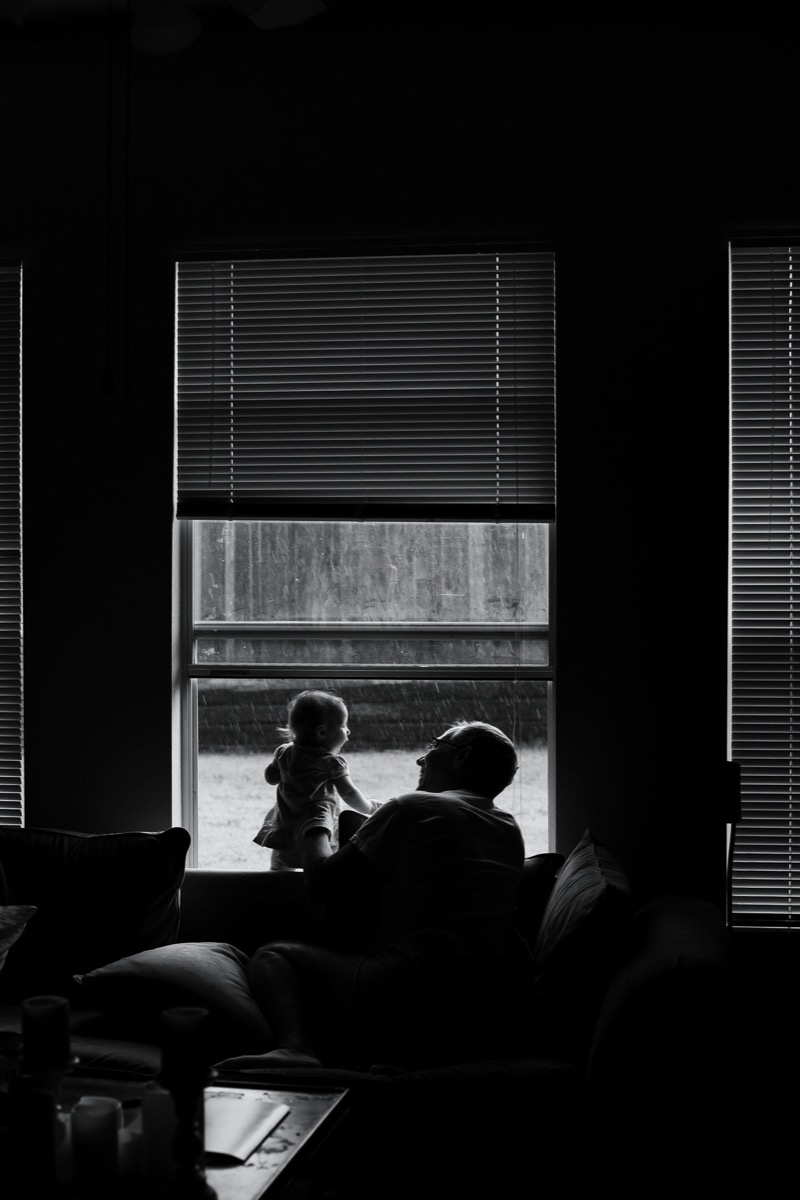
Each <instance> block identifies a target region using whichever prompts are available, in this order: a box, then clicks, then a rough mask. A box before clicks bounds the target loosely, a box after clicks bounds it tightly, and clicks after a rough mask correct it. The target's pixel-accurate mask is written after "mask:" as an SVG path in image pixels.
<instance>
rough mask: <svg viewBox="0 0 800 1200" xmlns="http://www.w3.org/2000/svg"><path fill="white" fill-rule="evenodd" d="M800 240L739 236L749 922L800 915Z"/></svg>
mask: <svg viewBox="0 0 800 1200" xmlns="http://www.w3.org/2000/svg"><path fill="white" fill-rule="evenodd" d="M798 267H800V245H752V244H751V245H738V244H737V245H733V246H732V247H731V251H730V329H731V334H730V337H731V619H730V754H731V757H732V758H733V759H734V760H736V761H737V762H738V763H739V764H740V768H741V789H742V820H741V822H740V824H739V826H738V828H737V831H736V838H735V843H734V852H733V862H732V881H731V893H732V895H731V911H732V920H733V923H734V925H738V926H764V927H768V926H771V927H776V926H784V927H790V926H797V925H798V924H800V653H798V647H799V645H800V457H799V454H798V452H799V451H800V391H799V390H798V383H799V382H800V381H799V380H798V375H797V373H796V372H795V365H796V364H795V355H796V347H797V346H798V344H799V342H800V304H798V295H797V283H798Z"/></svg>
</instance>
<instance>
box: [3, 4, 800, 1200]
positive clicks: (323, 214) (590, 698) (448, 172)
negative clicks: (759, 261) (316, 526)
mask: <svg viewBox="0 0 800 1200" xmlns="http://www.w3.org/2000/svg"><path fill="white" fill-rule="evenodd" d="M136 7H137V6H136V4H133V5H131V4H126V3H117V2H114V0H111V2H109V3H106V2H105V0H97V2H96V3H92V2H91V0H85V2H81V0H75V2H74V3H72V2H71V0H64V2H63V3H58V2H54V3H39V4H37V3H31V4H30V5H29V6H28V8H27V11H26V9H25V5H24V4H17V5H13V4H3V5H2V6H0V64H1V68H0V88H2V111H3V120H2V133H0V146H2V167H3V169H2V181H3V186H2V190H1V191H0V245H1V246H2V257H3V258H4V259H10V258H14V257H19V258H21V260H22V262H23V279H24V282H23V298H24V300H23V325H24V328H23V358H22V374H23V434H22V438H23V460H22V461H23V512H24V550H23V553H24V559H23V562H24V574H23V579H24V633H25V641H24V729H25V792H24V794H25V824H26V825H28V826H32V827H41V828H55V829H61V830H73V831H78V832H85V833H116V832H125V831H133V830H165V829H168V828H169V827H170V826H172V825H174V824H177V823H179V819H178V818H177V814H178V813H179V811H180V809H179V808H178V807H177V805H178V797H179V793H180V782H181V781H180V777H179V776H180V745H179V742H180V736H179V726H178V710H177V701H176V671H177V666H176V624H177V616H176V610H175V592H174V580H175V572H176V554H177V550H176V535H175V529H176V518H175V499H174V489H175V471H174V454H175V441H174V422H175V406H174V337H175V315H174V301H175V291H174V265H175V261H176V259H177V258H179V257H180V256H181V254H183V253H197V252H202V251H209V252H210V253H212V254H213V253H217V252H219V251H222V252H223V254H224V252H225V251H226V250H227V249H230V250H231V251H242V250H247V249H249V248H251V247H252V248H253V249H257V248H258V247H259V246H262V245H270V246H275V245H281V246H285V247H286V248H287V249H288V250H289V251H291V248H292V247H293V246H297V245H301V244H304V243H309V242H312V243H315V244H320V245H325V244H342V243H344V244H347V243H348V242H354V243H355V242H358V241H361V240H368V241H375V242H380V241H389V242H391V241H398V240H399V241H403V240H409V241H414V240H418V241H431V240H433V241H436V240H441V241H443V242H458V243H469V242H475V241H477V242H480V241H491V240H492V239H498V238H499V239H510V240H514V239H517V240H519V241H520V242H533V243H536V244H544V245H548V246H550V247H552V248H553V249H554V251H555V258H556V278H557V414H558V418H557V419H558V425H557V456H558V457H557V497H558V507H557V538H558V558H557V591H556V597H557V599H556V612H555V631H556V638H557V654H558V657H557V677H556V692H555V694H556V705H555V712H556V723H555V727H554V732H553V737H552V749H551V753H552V754H553V777H554V800H553V809H552V810H551V845H550V849H551V850H552V851H555V852H559V853H561V854H563V855H567V854H569V852H570V850H571V849H572V847H573V846H574V845H575V844H576V842H578V840H579V838H580V837H581V835H582V833H583V831H584V830H585V829H587V828H590V829H591V830H592V831H593V833H594V834H595V835H596V836H597V837H598V838H599V839H600V840H601V841H602V843H603V844H604V845H606V846H608V847H609V848H610V850H611V852H612V853H613V854H614V856H615V857H616V859H617V860H618V861H619V862H620V863H622V864H623V865H624V868H625V871H626V872H627V875H628V877H629V879H630V881H631V884H632V886H633V888H634V890H635V892H636V894H637V895H638V896H639V897H640V898H641V899H642V900H646V899H648V898H650V897H658V896H659V895H661V894H662V893H679V894H682V895H689V896H692V897H696V898H698V899H700V900H702V901H707V902H710V903H711V904H713V905H714V906H717V907H719V908H721V909H724V906H725V897H726V886H727V878H726V872H727V853H726V837H727V824H726V822H727V816H726V810H725V804H724V786H723V783H722V780H723V779H724V766H725V763H726V761H727V759H728V758H729V749H728V619H729V618H728V585H729V580H728V570H729V567H728V545H729V543H728V519H729V514H728V496H729V366H728V355H729V346H728V246H729V241H730V239H731V237H733V236H736V235H738V234H740V233H741V232H742V231H755V232H756V233H758V234H759V235H770V234H772V233H773V232H775V233H776V234H780V235H781V236H783V235H785V233H786V232H787V231H790V232H791V230H792V229H795V228H796V227H797V224H798V221H799V220H800V212H799V211H798V203H799V202H798V195H799V193H798V186H797V185H798V179H797V154H796V150H795V149H794V147H795V140H796V129H795V119H796V111H797V99H796V81H795V75H796V70H795V65H794V53H795V47H794V41H793V38H792V36H791V35H792V32H793V30H792V29H791V28H788V27H787V28H786V29H783V28H781V27H780V26H775V25H770V26H769V28H763V27H762V26H761V24H760V23H759V21H758V19H756V20H755V21H754V22H753V23H750V24H749V25H748V27H747V28H746V29H745V28H744V27H743V26H741V25H738V24H736V23H735V22H730V23H729V22H728V21H727V20H722V19H720V20H719V21H718V22H717V23H715V24H711V25H708V26H694V25H689V24H686V25H671V24H668V23H665V24H663V25H653V26H643V25H638V24H623V23H620V24H618V25H617V24H613V23H611V22H608V23H601V22H598V23H596V24H594V23H591V22H589V21H588V20H587V22H586V23H575V24H560V23H558V22H556V21H548V20H547V17H546V15H545V14H544V10H541V9H537V8H536V6H531V5H527V4H520V3H515V2H511V0H495V2H494V3H491V4H490V3H485V4H478V3H472V2H465V3H456V2H451V0H442V2H439V0H427V2H418V0H327V4H326V5H325V6H320V11H319V12H317V13H315V15H313V16H312V17H310V18H309V19H308V20H305V21H303V22H301V23H300V24H296V25H289V26H284V27H279V28H273V29H268V28H260V27H259V26H258V25H257V24H256V23H255V22H253V21H250V20H248V19H247V17H246V15H243V13H242V12H241V11H235V10H236V6H235V5H232V4H227V3H225V2H223V0H219V2H217V3H213V2H210V0H209V2H207V3H195V4H190V5H187V7H188V8H190V9H191V10H192V11H193V12H194V13H195V14H196V16H197V17H198V18H199V21H200V25H199V27H198V29H197V30H196V35H195V36H193V37H192V38H191V40H190V41H189V44H186V45H184V46H181V47H179V48H170V49H169V50H166V49H165V48H164V46H163V44H162V45H157V46H156V48H155V49H153V47H152V46H149V45H148V44H147V42H146V39H145V37H144V34H143V32H142V25H141V24H140V25H139V40H138V44H137V38H136V37H134V38H132V26H133V25H134V21H133V16H132V10H135V9H136ZM147 7H148V6H147V5H142V12H143V13H144V14H146V12H147ZM156 7H157V6H156ZM239 7H240V8H241V9H242V10H244V9H246V8H247V5H243V6H239ZM255 7H256V6H254V5H251V6H250V8H251V9H252V8H255ZM540 13H541V14H542V15H541V18H540V15H539V14H540ZM15 16H16V19H15ZM142 20H143V18H142ZM731 936H732V940H733V944H734V950H735V953H736V958H737V964H738V967H739V972H740V979H739V986H738V992H737V1012H736V1019H735V1022H734V1024H735V1039H734V1042H733V1044H732V1045H731V1047H730V1051H731V1055H732V1056H733V1058H734V1060H735V1061H736V1062H737V1064H738V1067H739V1070H738V1071H737V1081H738V1086H737V1087H736V1088H735V1089H734V1091H733V1094H730V1095H729V1096H728V1104H729V1108H728V1111H727V1112H720V1111H715V1112H712V1113H709V1137H713V1138H714V1139H715V1140H717V1139H718V1142H719V1155H720V1162H721V1164H722V1163H725V1164H726V1165H730V1163H729V1156H730V1155H731V1153H732V1148H731V1141H732V1140H733V1141H735V1140H736V1134H735V1133H734V1131H735V1130H736V1129H737V1128H738V1127H739V1126H741V1125H744V1126H746V1127H747V1128H749V1129H751V1130H752V1131H753V1134H752V1136H753V1139H754V1141H755V1140H757V1137H763V1140H764V1144H765V1146H767V1147H768V1146H769V1145H770V1144H771V1142H772V1138H773V1137H775V1138H776V1139H778V1140H780V1131H781V1130H782V1129H783V1125H782V1121H783V1118H782V1117H781V1116H775V1112H776V1110H777V1111H779V1110H780V1107H781V1104H782V1101H779V1096H780V1095H781V1094H782V1090H783V1086H784V1083H783V1080H784V1078H791V1077H792V1073H793V1069H794V1068H796V1066H797V1064H798V1054H797V1040H796V1039H795V1038H794V1036H793V1034H792V1029H793V1024H794V1019H796V1012H797V982H796V966H795V963H796V959H797V946H796V944H795V943H796V936H797V935H796V931H792V930H789V929H785V930H783V929H781V930H775V929H755V930H750V929H748V930H733V931H732V932H731ZM687 1086H689V1087H691V1083H690V1082H689V1083H688V1084H687ZM790 1090H791V1089H790ZM770 1114H772V1115H770ZM786 1120H787V1128H788V1127H789V1125H788V1121H789V1114H787V1117H786ZM719 1126H722V1127H724V1132H721V1133H717V1132H713V1131H714V1130H717V1128H718V1127H719ZM764 1154H765V1155H766V1158H765V1160H764V1161H766V1162H769V1163H770V1165H769V1167H765V1168H764V1170H765V1179H764V1184H765V1190H766V1189H767V1187H770V1188H771V1186H772V1185H771V1183H770V1181H769V1176H770V1175H771V1172H772V1170H773V1169H774V1168H773V1165H772V1163H773V1162H774V1160H773V1159H772V1158H771V1157H770V1151H769V1149H765V1151H764ZM756 1157H759V1156H758V1155H757V1156H756ZM508 1194H513V1192H510V1191H509V1193H508Z"/></svg>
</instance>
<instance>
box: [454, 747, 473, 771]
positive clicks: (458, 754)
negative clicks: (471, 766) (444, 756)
mask: <svg viewBox="0 0 800 1200" xmlns="http://www.w3.org/2000/svg"><path fill="white" fill-rule="evenodd" d="M471 750H472V746H471V745H469V743H468V744H467V745H466V746H460V747H459V749H458V750H456V751H454V753H453V766H454V767H456V768H457V769H458V770H460V769H461V768H462V767H465V766H466V765H467V759H468V758H469V756H470V751H471Z"/></svg>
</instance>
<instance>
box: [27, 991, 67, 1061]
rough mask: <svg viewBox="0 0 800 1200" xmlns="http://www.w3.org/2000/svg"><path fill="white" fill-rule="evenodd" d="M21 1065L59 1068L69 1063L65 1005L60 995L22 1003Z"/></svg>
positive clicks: (32, 998)
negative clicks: (22, 1063)
mask: <svg viewBox="0 0 800 1200" xmlns="http://www.w3.org/2000/svg"><path fill="white" fill-rule="evenodd" d="M22 1045H23V1062H24V1065H25V1066H26V1067H31V1066H33V1067H38V1068H44V1069H47V1068H59V1067H65V1066H66V1065H67V1063H68V1062H69V1061H70V1038H69V1002H68V1000H67V999H66V998H65V997H64V996H29V997H28V998H27V1000H23V1001H22Z"/></svg>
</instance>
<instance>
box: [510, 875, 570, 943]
mask: <svg viewBox="0 0 800 1200" xmlns="http://www.w3.org/2000/svg"><path fill="white" fill-rule="evenodd" d="M563 865H564V855H563V854H555V853H543V854H531V855H529V856H528V858H526V859H525V865H524V868H523V871H522V880H521V882H520V886H519V892H518V893H517V911H516V913H515V915H514V925H515V927H516V929H517V930H518V931H519V933H520V934H521V935H522V937H523V938H524V939H525V941H526V942H527V943H528V945H529V946H530V948H531V950H532V949H533V948H534V946H535V945H536V939H537V936H538V933H539V928H540V926H541V923H542V917H543V915H544V910H545V907H546V905H547V901H548V900H549V898H550V894H551V892H552V891H553V885H554V883H555V880H556V876H557V875H558V872H559V870H560V868H561V867H562V866H563Z"/></svg>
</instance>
